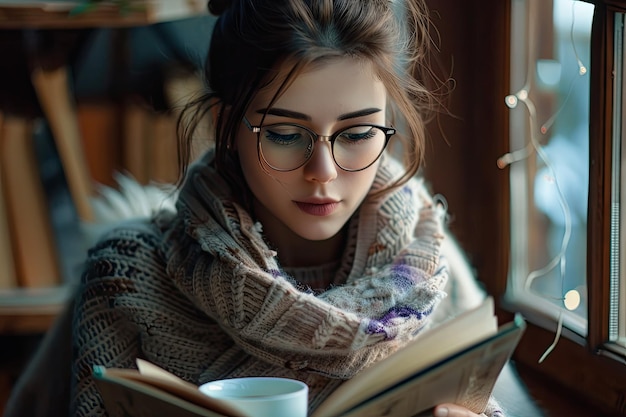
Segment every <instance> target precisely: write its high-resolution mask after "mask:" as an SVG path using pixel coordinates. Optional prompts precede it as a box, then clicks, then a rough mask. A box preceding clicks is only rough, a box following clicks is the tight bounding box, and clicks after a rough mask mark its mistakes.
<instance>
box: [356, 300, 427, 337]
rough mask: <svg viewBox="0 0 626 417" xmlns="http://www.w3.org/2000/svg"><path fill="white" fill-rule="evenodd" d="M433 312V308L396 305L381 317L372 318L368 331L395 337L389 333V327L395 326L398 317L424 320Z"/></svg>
mask: <svg viewBox="0 0 626 417" xmlns="http://www.w3.org/2000/svg"><path fill="white" fill-rule="evenodd" d="M431 312H432V308H431V309H429V310H428V311H419V310H416V309H414V308H411V307H407V306H396V307H393V308H391V309H390V310H389V311H387V313H386V314H385V315H384V316H382V317H381V318H379V319H374V320H370V322H369V324H368V325H367V330H366V332H367V333H368V334H384V335H385V339H387V340H389V339H393V336H391V335H390V334H389V331H388V330H389V329H390V328H391V327H392V326H393V322H394V321H395V320H397V319H398V318H402V319H409V318H413V317H415V318H417V319H418V320H422V319H423V318H424V317H426V316H428V315H429V314H430V313H431Z"/></svg>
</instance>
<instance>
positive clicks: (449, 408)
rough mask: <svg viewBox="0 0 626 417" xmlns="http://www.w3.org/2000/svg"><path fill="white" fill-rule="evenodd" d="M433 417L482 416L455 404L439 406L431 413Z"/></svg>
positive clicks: (482, 416) (482, 415)
mask: <svg viewBox="0 0 626 417" xmlns="http://www.w3.org/2000/svg"><path fill="white" fill-rule="evenodd" d="M433 416H434V417H484V416H485V415H484V414H476V413H473V412H471V411H470V410H468V409H467V408H465V407H462V406H460V405H456V404H439V405H438V406H437V407H435V410H434V411H433Z"/></svg>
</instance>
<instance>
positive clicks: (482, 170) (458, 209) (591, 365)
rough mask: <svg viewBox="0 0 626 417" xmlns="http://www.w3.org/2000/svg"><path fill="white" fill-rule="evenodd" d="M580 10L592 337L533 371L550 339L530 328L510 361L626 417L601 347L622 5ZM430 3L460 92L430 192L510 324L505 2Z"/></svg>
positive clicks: (609, 358)
mask: <svg viewBox="0 0 626 417" xmlns="http://www.w3.org/2000/svg"><path fill="white" fill-rule="evenodd" d="M585 1H587V2H589V3H593V4H594V5H595V13H594V20H593V25H594V27H593V31H592V55H591V73H590V77H591V79H590V82H591V84H590V92H591V97H590V100H591V103H590V109H591V114H590V138H593V139H592V140H590V177H589V183H590V192H589V201H590V204H589V206H588V209H589V211H588V213H589V214H588V239H587V242H588V254H587V257H588V259H587V262H588V263H587V277H588V278H587V280H588V297H589V298H588V300H589V311H588V318H589V327H588V336H587V338H586V339H582V341H581V340H576V341H574V340H571V339H568V338H567V337H564V336H562V337H561V338H560V339H559V341H558V343H557V344H556V347H555V349H554V350H553V351H552V352H551V353H550V354H549V355H548V356H547V358H546V359H545V360H544V361H543V362H542V363H539V362H538V360H539V358H540V357H541V356H542V355H543V353H544V352H545V351H546V349H547V347H548V346H550V345H551V344H552V342H553V341H554V337H555V332H554V331H553V330H546V329H545V328H543V327H540V326H538V325H535V324H534V323H533V322H531V321H529V323H528V329H527V331H526V334H525V335H524V337H523V339H522V341H521V343H520V345H519V347H518V349H517V350H516V352H515V354H514V360H515V362H516V364H517V366H518V368H523V369H528V370H530V371H532V372H533V373H534V374H536V375H540V376H541V378H545V381H547V382H546V387H549V388H546V389H551V390H555V389H558V390H560V391H561V392H563V393H565V396H566V397H567V399H566V401H574V402H580V403H586V404H589V405H591V407H592V408H593V409H594V410H596V412H597V413H598V414H597V415H601V414H599V413H604V414H602V415H611V416H626V362H625V361H624V358H623V357H620V356H619V355H614V354H611V353H610V352H609V351H608V350H607V349H605V348H604V346H605V343H606V342H607V341H608V340H609V334H608V329H609V326H608V322H609V316H608V311H609V309H608V303H609V281H608V277H609V267H610V246H609V236H610V206H611V205H610V201H611V158H612V156H611V151H612V149H611V143H612V138H611V134H612V132H611V126H612V117H613V114H612V94H611V92H612V81H613V78H612V73H611V72H612V59H613V24H614V14H615V13H616V12H618V11H621V12H626V0H585ZM428 2H429V3H430V6H431V8H432V10H433V23H434V25H435V26H436V27H437V28H438V32H439V39H440V49H441V50H440V57H441V60H442V64H443V65H442V66H443V68H452V71H453V73H452V74H451V75H452V77H453V78H454V79H455V80H456V88H455V90H454V91H453V92H452V95H451V99H450V103H449V106H448V107H449V110H450V114H449V115H448V114H446V115H441V117H440V118H439V119H438V122H437V123H431V124H430V125H429V130H430V142H429V145H428V148H427V154H426V161H427V162H426V166H425V169H424V171H425V175H426V178H427V179H428V182H429V184H430V186H431V188H432V190H433V192H435V193H441V194H442V195H444V196H445V197H446V199H447V200H448V205H449V207H450V215H451V222H450V229H451V231H452V232H453V234H454V235H455V236H456V237H457V239H458V240H459V243H460V244H461V246H462V247H463V248H464V249H465V251H466V252H467V254H468V257H469V261H470V263H471V264H472V265H473V266H474V268H475V269H476V272H477V276H478V278H479V280H480V281H481V282H482V283H484V285H485V288H486V290H487V291H488V292H489V293H490V294H492V295H494V296H495V298H496V302H497V307H498V313H499V317H500V318H501V319H502V320H507V319H510V317H511V315H512V312H510V311H507V310H506V309H504V308H503V306H502V303H501V300H502V298H503V296H504V294H505V291H506V286H507V278H508V277H507V276H508V270H509V261H510V259H509V248H510V243H509V242H510V232H509V224H510V221H511V219H510V212H509V209H510V203H509V199H510V189H509V179H508V169H504V170H500V169H498V168H497V167H496V161H497V159H498V158H499V157H500V156H502V155H503V154H505V153H506V152H508V151H509V150H510V149H509V141H508V129H509V124H508V118H509V110H508V108H506V106H505V105H504V97H506V95H508V94H510V81H509V74H510V56H509V54H510V40H511V39H510V17H511V16H510V14H511V7H510V1H508V0H506V1H502V0H481V1H480V2H478V1H470V2H467V1H464V0H446V2H438V1H436V0H428ZM442 3H445V4H442ZM459 32H463V33H462V34H460V33H459ZM597 277H604V278H605V279H598V278H597ZM555 327H556V326H555ZM548 381H549V382H548ZM572 399H575V400H572Z"/></svg>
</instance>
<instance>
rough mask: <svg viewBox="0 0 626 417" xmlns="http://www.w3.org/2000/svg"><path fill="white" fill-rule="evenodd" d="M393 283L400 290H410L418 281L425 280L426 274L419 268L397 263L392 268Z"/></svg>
mask: <svg viewBox="0 0 626 417" xmlns="http://www.w3.org/2000/svg"><path fill="white" fill-rule="evenodd" d="M391 274H392V276H391V279H392V282H393V285H394V286H395V287H396V288H398V289H399V290H400V291H408V290H409V289H411V288H412V287H413V286H414V285H415V284H416V283H418V282H422V281H425V279H426V274H424V272H423V271H422V270H420V269H418V268H414V267H410V266H408V265H405V264H396V265H394V266H393V267H392V268H391Z"/></svg>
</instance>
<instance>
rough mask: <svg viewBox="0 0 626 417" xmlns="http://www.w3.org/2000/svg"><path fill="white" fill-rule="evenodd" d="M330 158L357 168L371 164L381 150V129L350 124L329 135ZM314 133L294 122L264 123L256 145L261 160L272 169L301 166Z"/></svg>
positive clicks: (383, 142)
mask: <svg viewBox="0 0 626 417" xmlns="http://www.w3.org/2000/svg"><path fill="white" fill-rule="evenodd" d="M333 137H334V138H335V139H334V141H333V157H334V159H335V163H336V164H337V165H339V167H341V168H343V169H345V170H348V171H358V170H361V169H364V168H367V167H368V166H369V165H371V164H373V163H374V162H375V161H376V160H377V159H378V157H379V156H380V155H381V153H382V152H383V150H384V149H385V145H386V143H387V137H386V135H385V132H384V131H383V130H382V129H380V128H378V127H376V126H370V125H360V126H352V127H350V128H348V129H346V130H343V131H341V132H338V133H336V134H335V135H333ZM316 138H317V134H315V133H313V132H312V131H310V130H308V129H306V128H304V127H302V126H297V125H290V124H282V125H270V126H264V127H262V128H261V131H260V132H259V146H260V151H261V155H262V157H263V159H264V160H265V162H266V163H267V164H268V165H269V166H271V167H272V168H274V169H276V170H282V171H289V170H292V169H296V168H298V167H300V166H302V165H303V164H304V163H305V162H306V161H307V160H308V159H309V158H310V157H311V155H312V154H313V147H314V145H315V140H316Z"/></svg>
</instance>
